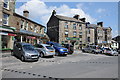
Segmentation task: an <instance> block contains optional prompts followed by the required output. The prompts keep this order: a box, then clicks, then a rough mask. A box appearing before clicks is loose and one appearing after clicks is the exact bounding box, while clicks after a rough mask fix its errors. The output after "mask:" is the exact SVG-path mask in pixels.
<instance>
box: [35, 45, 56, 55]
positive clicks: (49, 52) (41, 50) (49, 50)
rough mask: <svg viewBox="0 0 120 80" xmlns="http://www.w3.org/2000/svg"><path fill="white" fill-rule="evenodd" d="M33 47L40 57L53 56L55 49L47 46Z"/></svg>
mask: <svg viewBox="0 0 120 80" xmlns="http://www.w3.org/2000/svg"><path fill="white" fill-rule="evenodd" d="M35 47H36V48H35V49H36V50H38V52H39V53H40V56H41V57H45V56H51V57H53V56H54V55H55V49H54V48H53V47H51V46H50V45H48V44H36V45H35Z"/></svg>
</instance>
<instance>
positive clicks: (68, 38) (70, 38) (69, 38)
mask: <svg viewBox="0 0 120 80" xmlns="http://www.w3.org/2000/svg"><path fill="white" fill-rule="evenodd" d="M66 39H67V40H79V38H72V37H67V38H66Z"/></svg>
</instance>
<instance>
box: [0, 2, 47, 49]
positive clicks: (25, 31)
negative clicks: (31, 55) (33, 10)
mask: <svg viewBox="0 0 120 80" xmlns="http://www.w3.org/2000/svg"><path fill="white" fill-rule="evenodd" d="M0 10H1V11H0V31H1V32H0V36H1V37H2V38H1V41H2V50H3V49H12V48H13V43H14V41H15V40H17V41H19V42H27V43H31V44H35V43H39V42H40V41H42V38H45V39H48V38H47V36H45V34H44V27H45V26H43V25H41V24H39V23H36V22H34V21H33V20H31V19H29V11H27V10H24V11H23V16H22V15H19V14H17V13H15V1H14V0H13V1H12V0H11V1H9V0H5V1H2V2H0Z"/></svg>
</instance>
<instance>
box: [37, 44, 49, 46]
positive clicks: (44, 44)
mask: <svg viewBox="0 0 120 80" xmlns="http://www.w3.org/2000/svg"><path fill="white" fill-rule="evenodd" d="M39 45H42V46H50V45H48V44H39Z"/></svg>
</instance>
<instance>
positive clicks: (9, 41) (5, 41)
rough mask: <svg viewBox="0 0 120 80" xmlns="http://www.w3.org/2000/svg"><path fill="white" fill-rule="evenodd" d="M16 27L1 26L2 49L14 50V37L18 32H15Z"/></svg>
mask: <svg viewBox="0 0 120 80" xmlns="http://www.w3.org/2000/svg"><path fill="white" fill-rule="evenodd" d="M14 31H15V28H13V27H7V26H0V36H1V49H0V50H12V49H13V43H14V37H15V36H16V34H15V33H14Z"/></svg>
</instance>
